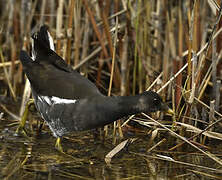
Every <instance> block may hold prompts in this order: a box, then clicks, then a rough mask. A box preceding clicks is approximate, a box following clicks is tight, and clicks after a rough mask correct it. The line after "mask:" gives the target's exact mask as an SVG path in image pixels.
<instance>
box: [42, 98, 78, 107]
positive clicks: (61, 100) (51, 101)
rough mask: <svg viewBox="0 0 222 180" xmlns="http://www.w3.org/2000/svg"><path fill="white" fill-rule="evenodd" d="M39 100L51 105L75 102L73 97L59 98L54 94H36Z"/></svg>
mask: <svg viewBox="0 0 222 180" xmlns="http://www.w3.org/2000/svg"><path fill="white" fill-rule="evenodd" d="M38 99H39V101H41V102H42V103H44V102H45V103H47V104H48V105H52V104H72V103H75V102H76V100H73V99H64V98H59V97H56V96H52V97H49V96H38Z"/></svg>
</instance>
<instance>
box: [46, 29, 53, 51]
mask: <svg viewBox="0 0 222 180" xmlns="http://www.w3.org/2000/svg"><path fill="white" fill-rule="evenodd" d="M47 33H48V37H49V46H50V49H51V50H53V51H55V47H54V43H53V39H52V36H51V35H50V33H49V32H48V31H47Z"/></svg>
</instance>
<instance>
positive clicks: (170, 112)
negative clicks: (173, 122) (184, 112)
mask: <svg viewBox="0 0 222 180" xmlns="http://www.w3.org/2000/svg"><path fill="white" fill-rule="evenodd" d="M166 114H169V115H174V112H173V110H172V109H170V108H169V109H168V110H167V111H166Z"/></svg>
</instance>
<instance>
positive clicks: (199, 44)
mask: <svg viewBox="0 0 222 180" xmlns="http://www.w3.org/2000/svg"><path fill="white" fill-rule="evenodd" d="M219 2H220V3H219ZM221 7H222V1H220V0H219V1H215V0H209V1H200V0H193V1H186V0H178V1H173V0H165V1H162V0H156V1H150V0H136V1H134V0H121V1H118V0H106V1H104V0H97V1H96V0H93V1H89V0H70V1H64V0H58V1H54V0H48V1H46V0H42V1H37V0H34V1H28V0H20V1H12V0H8V1H6V0H5V1H4V0H2V1H0V22H1V24H0V59H1V61H0V73H1V74H0V92H1V97H4V98H6V97H7V98H8V97H11V98H13V101H19V102H21V99H23V101H22V103H21V104H22V105H21V108H23V107H24V104H25V102H26V100H24V99H25V98H24V97H26V99H27V98H29V97H30V94H31V93H30V91H28V90H25V89H26V88H24V87H25V82H26V78H25V76H24V73H23V72H22V66H21V64H20V63H19V61H18V59H19V52H20V50H21V49H26V50H27V51H30V49H31V46H30V36H31V34H32V33H33V32H35V31H36V29H38V27H39V25H42V24H47V25H48V26H49V30H50V33H51V34H52V36H53V38H54V42H55V45H56V52H57V53H58V54H59V55H60V56H62V57H63V58H64V59H65V60H66V61H67V63H69V64H70V65H71V66H73V68H74V69H76V70H78V71H79V72H80V73H81V74H82V75H84V76H86V77H88V78H89V79H90V80H91V81H93V82H94V83H95V84H96V85H97V86H98V88H99V89H100V90H101V92H103V94H106V95H109V96H110V95H130V94H137V93H141V92H143V91H145V90H147V89H152V90H155V91H157V92H158V93H159V94H160V95H161V96H162V97H163V98H164V100H165V101H168V102H169V106H171V107H172V108H173V110H174V112H175V115H174V116H173V117H172V120H173V124H172V123H169V121H168V120H170V119H171V118H169V117H166V116H163V115H160V116H159V115H158V114H155V115H153V116H152V117H150V116H147V115H145V114H143V115H141V116H140V118H139V119H138V118H135V117H130V119H128V120H126V121H124V122H118V125H117V126H114V130H116V128H118V131H114V134H121V136H123V135H122V131H121V130H122V128H123V127H125V126H126V125H127V123H128V122H129V121H135V122H137V123H139V124H142V125H143V126H145V128H147V129H149V130H152V132H153V133H152V136H153V139H154V138H155V137H156V136H158V134H159V132H157V133H155V132H156V131H155V130H156V128H157V127H158V129H162V130H165V131H167V132H169V136H173V137H174V144H173V146H172V147H169V149H168V150H169V151H175V150H176V149H178V148H181V147H184V146H186V147H190V146H191V147H192V148H193V149H195V150H196V151H199V152H201V153H203V154H204V155H205V156H207V157H209V158H210V159H212V160H213V161H215V162H216V163H217V164H218V165H220V166H221V165H222V160H221V159H220V158H219V156H215V155H214V152H215V151H218V152H219V149H217V148H212V147H211V144H210V142H211V141H209V140H215V141H218V142H220V143H221V140H222V113H221V112H222V96H221V92H222V86H221V79H222V70H221V69H222V61H221V58H222V57H221V56H222V43H221V42H222V33H221V31H222V20H221V15H222V9H221ZM27 94H28V95H27ZM22 97H23V98H22ZM1 99H2V98H1ZM1 104H2V105H1V108H2V111H4V112H6V111H5V110H3V107H5V106H4V105H3V103H1ZM5 108H6V107H5ZM0 110H1V109H0ZM21 113H22V110H21ZM17 114H19V113H17ZM20 115H21V114H20ZM142 118H146V120H143V119H142ZM155 119H158V121H157V120H155ZM166 120H167V122H166ZM167 124H168V125H169V124H170V126H166V125H167ZM171 125H172V126H171ZM162 143H167V140H163V139H162V140H160V144H162ZM160 144H158V146H159V145H160ZM153 146H155V145H154V144H153ZM121 148H123V146H121ZM154 149H155V147H154V148H152V147H149V148H148V150H147V151H149V152H150V151H153V150H154ZM209 149H213V150H214V152H213V150H212V152H210V151H209ZM117 152H118V150H117ZM220 156H221V151H220ZM110 158H112V157H110Z"/></svg>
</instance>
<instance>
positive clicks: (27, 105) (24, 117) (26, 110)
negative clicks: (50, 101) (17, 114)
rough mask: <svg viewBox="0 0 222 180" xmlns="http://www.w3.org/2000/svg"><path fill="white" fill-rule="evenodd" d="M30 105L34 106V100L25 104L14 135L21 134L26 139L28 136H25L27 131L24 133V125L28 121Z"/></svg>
mask: <svg viewBox="0 0 222 180" xmlns="http://www.w3.org/2000/svg"><path fill="white" fill-rule="evenodd" d="M32 104H34V100H33V99H30V100H29V101H28V102H27V104H26V106H25V110H24V113H23V115H22V117H21V121H20V123H19V126H18V128H17V129H16V132H15V133H16V134H20V133H21V134H23V135H24V136H25V137H28V135H27V131H26V129H25V123H26V120H27V119H28V114H29V107H30V106H31V105H32Z"/></svg>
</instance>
